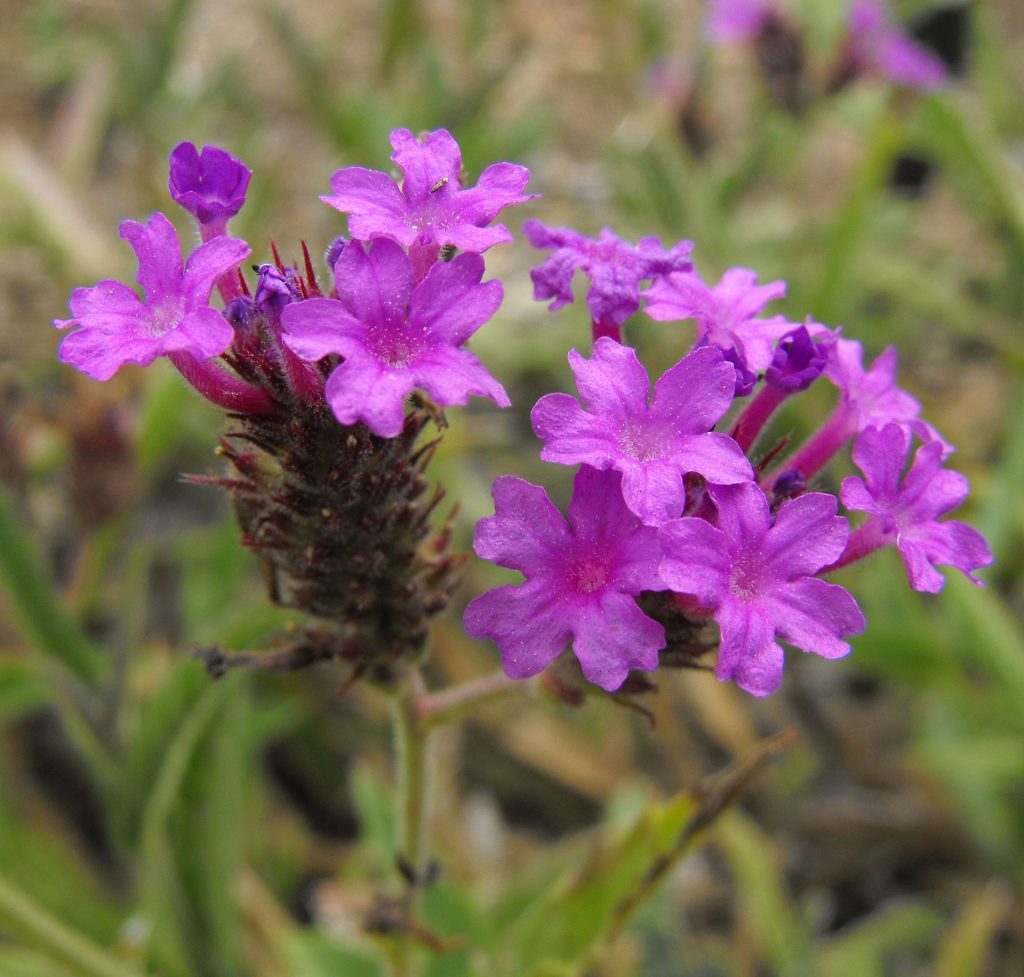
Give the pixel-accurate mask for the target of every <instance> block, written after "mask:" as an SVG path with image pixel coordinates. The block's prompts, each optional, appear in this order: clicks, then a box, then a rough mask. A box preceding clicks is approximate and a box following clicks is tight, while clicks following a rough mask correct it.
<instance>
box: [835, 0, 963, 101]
mask: <svg viewBox="0 0 1024 977" xmlns="http://www.w3.org/2000/svg"><path fill="white" fill-rule="evenodd" d="M888 20H889V18H888V12H887V10H886V8H885V5H884V4H882V3H879V2H878V0H855V2H854V3H853V4H852V5H851V6H850V10H849V13H848V15H847V30H848V35H847V39H846V50H845V52H844V54H845V57H846V60H847V62H848V64H849V67H848V68H847V70H848V71H851V70H852V72H853V73H860V72H876V73H877V74H880V75H883V76H884V77H886V78H889V79H890V80H892V81H894V82H896V83H897V84H900V85H906V86H908V87H910V88H919V89H922V90H924V91H929V90H932V89H936V88H940V87H941V86H942V84H943V83H944V82H945V80H946V69H945V67H944V66H943V64H942V62H941V61H940V60H939V59H938V58H937V57H935V55H933V54H931V53H930V52H928V51H926V50H925V49H924V48H923V47H921V46H920V45H919V44H917V43H915V42H914V41H912V40H911V39H910V38H909V37H907V36H906V35H905V34H904V33H903V32H902V31H900V30H898V29H897V28H895V27H892V26H890V24H889V22H888Z"/></svg>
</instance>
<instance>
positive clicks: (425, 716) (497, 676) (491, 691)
mask: <svg viewBox="0 0 1024 977" xmlns="http://www.w3.org/2000/svg"><path fill="white" fill-rule="evenodd" d="M529 689H530V684H529V683H528V682H522V681H517V680H516V679H511V678H509V677H508V676H507V675H506V674H505V673H504V672H503V671H501V670H500V669H499V670H497V671H495V672H491V673H490V674H489V675H482V676H481V677H480V678H475V679H470V680H469V681H468V682H462V683H461V684H459V685H453V686H451V687H450V688H447V689H442V690H441V691H440V692H428V693H424V694H423V695H422V696H420V698H419V701H418V702H417V711H418V713H419V716H420V719H421V721H422V722H424V723H425V724H426V725H427V726H428V727H431V728H432V727H435V726H445V725H448V724H449V723H457V722H461V721H462V720H463V719H465V718H466V717H467V716H468V715H470V713H472V712H475V711H476V709H478V708H479V707H480V706H483V705H486V704H487V703H488V702H494V701H495V700H496V699H503V698H505V696H508V695H515V694H519V693H522V692H526V691H529Z"/></svg>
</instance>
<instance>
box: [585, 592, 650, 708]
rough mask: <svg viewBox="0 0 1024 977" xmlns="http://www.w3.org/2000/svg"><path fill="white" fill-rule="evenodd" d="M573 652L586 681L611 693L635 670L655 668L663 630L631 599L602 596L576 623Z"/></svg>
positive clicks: (610, 594) (617, 595)
mask: <svg viewBox="0 0 1024 977" xmlns="http://www.w3.org/2000/svg"><path fill="white" fill-rule="evenodd" d="M573 630H574V637H573V644H572V646H573V651H574V652H575V654H576V657H577V658H578V659H579V662H580V665H581V666H582V668H583V675H584V676H585V677H586V679H587V681H589V682H593V683H594V684H595V685H599V686H600V687H601V688H602V689H604V690H605V691H607V692H614V691H615V690H616V689H617V688H618V687H619V686H620V685H622V683H623V682H624V681H625V680H626V678H627V676H628V675H629V673H630V671H632V670H633V669H634V668H640V669H645V670H650V669H654V668H657V667H658V652H659V651H660V650H661V649H662V648H663V647H665V629H664V628H663V627H662V626H661V625H660V624H658V623H657V622H656V621H652V620H651V619H650V618H649V617H648V616H647V615H646V614H644V612H643V611H641V610H640V608H639V607H638V606H637V603H636V601H635V600H634V599H633V598H632V597H628V596H626V595H625V594H618V593H605V594H603V595H602V596H601V599H600V601H599V602H598V601H595V602H592V603H589V604H587V605H585V606H584V608H583V609H582V612H581V613H580V614H579V616H578V617H577V619H576V622H575V627H574V629H573Z"/></svg>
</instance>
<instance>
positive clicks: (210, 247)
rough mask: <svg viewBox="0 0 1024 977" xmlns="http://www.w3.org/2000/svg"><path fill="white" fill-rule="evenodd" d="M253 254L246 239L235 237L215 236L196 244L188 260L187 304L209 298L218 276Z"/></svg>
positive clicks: (186, 269) (200, 302) (201, 301)
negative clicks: (196, 246) (203, 242)
mask: <svg viewBox="0 0 1024 977" xmlns="http://www.w3.org/2000/svg"><path fill="white" fill-rule="evenodd" d="M249 254H251V249H250V248H249V245H248V244H246V243H245V241H241V240H239V239H237V238H231V237H215V238H213V239H212V240H210V241H207V242H206V243H205V244H202V245H200V246H199V247H198V248H196V250H195V251H193V252H192V254H190V255H189V257H188V261H186V262H185V277H184V281H183V283H182V285H183V288H184V292H185V305H186V306H196V305H205V304H206V303H207V302H209V301H210V293H211V292H212V291H213V286H214V285H215V284H216V283H217V279H218V278H220V277H221V275H225V274H227V273H228V272H229V271H231V270H232V269H234V268H237V267H238V266H239V265H240V264H241V263H242V262H243V261H244V260H245V259H246V257H248V255H249Z"/></svg>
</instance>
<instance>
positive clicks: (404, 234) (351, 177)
mask: <svg viewBox="0 0 1024 977" xmlns="http://www.w3.org/2000/svg"><path fill="white" fill-rule="evenodd" d="M391 146H392V148H393V149H394V153H393V154H392V156H391V159H392V161H393V162H394V163H395V165H396V166H397V167H398V168H399V169H400V170H401V171H402V176H403V180H402V184H401V187H399V185H398V184H396V183H395V181H394V180H392V179H391V177H390V176H388V174H387V173H382V172H380V171H379V170H369V169H366V168H364V167H362V166H347V167H345V168H343V169H340V170H336V171H335V172H334V174H333V175H332V176H331V190H332V191H333V192H332V193H331V194H330V195H329V196H324V197H321V199H322V200H323V201H324V202H325V203H328V204H330V205H331V206H332V207H335V208H337V209H338V210H340V211H342V212H343V213H347V214H349V219H348V229H349V233H350V234H351V235H352V237H353V238H356V239H358V240H362V241H368V240H370V239H372V238H378V237H384V238H390V239H391V240H393V241H397V242H398V243H399V244H401V245H403V246H405V247H407V248H411V249H413V260H414V262H415V264H416V268H417V271H418V272H419V271H420V270H421V269H422V270H425V269H426V267H429V265H430V264H431V263H432V262H433V259H434V258H435V257H436V256H437V250H438V248H439V247H440V246H442V245H452V246H454V247H456V248H459V249H461V250H463V251H470V252H473V253H475V254H480V253H482V252H484V251H486V250H487V249H488V248H490V247H493V246H494V245H495V244H503V243H505V242H508V241H511V240H512V236H511V235H510V234H509V232H508V229H507V228H506V227H505V226H504V225H502V224H497V225H495V226H494V227H488V226H487V225H489V224H490V223H491V221H493V220H494V218H495V217H496V216H497V214H498V212H499V211H500V210H502V209H503V208H505V207H508V206H510V205H512V204H520V203H525V202H526V201H527V200H532V199H533V198H534V197H535V196H536V195H535V194H524V193H523V190H524V189H525V188H526V184H527V183H528V182H529V180H530V171H529V170H528V169H527V168H526V167H525V166H517V165H515V164H514V163H494V164H492V165H491V166H488V167H487V169H485V170H484V171H483V173H481V174H480V179H479V180H478V181H477V184H476V186H475V187H469V188H466V189H463V187H462V184H461V182H460V179H461V177H460V173H461V170H462V153H461V151H460V150H459V146H458V143H456V142H455V140H454V139H453V138H452V136H451V133H449V132H448V130H447V129H436V130H434V131H433V132H429V133H425V134H424V135H423V136H422V137H421V138H419V139H417V137H416V136H414V135H413V134H412V133H411V132H410V131H409V130H408V129H396V130H395V131H394V132H392V133H391ZM420 277H422V276H420Z"/></svg>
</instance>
